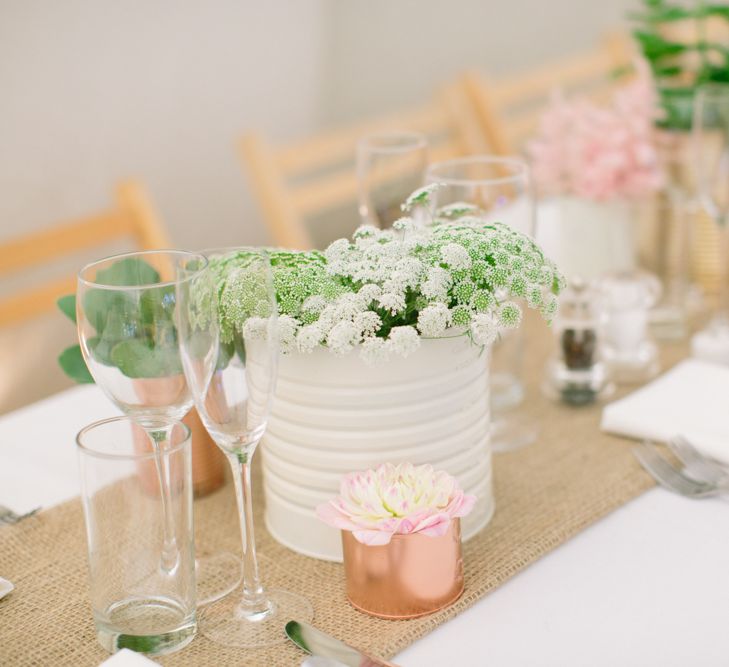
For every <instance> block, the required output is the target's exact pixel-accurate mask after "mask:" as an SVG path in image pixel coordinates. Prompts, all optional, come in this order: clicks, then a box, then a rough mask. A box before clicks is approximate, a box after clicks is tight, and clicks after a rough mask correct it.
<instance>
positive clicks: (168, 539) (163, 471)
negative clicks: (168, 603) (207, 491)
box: [146, 426, 180, 574]
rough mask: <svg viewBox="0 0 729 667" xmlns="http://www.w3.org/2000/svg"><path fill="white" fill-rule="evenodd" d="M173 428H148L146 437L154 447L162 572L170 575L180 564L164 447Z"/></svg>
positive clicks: (168, 471)
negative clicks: (160, 521)
mask: <svg viewBox="0 0 729 667" xmlns="http://www.w3.org/2000/svg"><path fill="white" fill-rule="evenodd" d="M173 428H174V426H166V427H164V428H159V429H156V428H148V429H146V430H147V435H148V436H149V439H150V440H151V441H152V446H153V447H154V467H155V470H156V472H157V482H158V483H159V489H160V497H161V498H162V530H163V531H164V532H163V544H162V563H161V565H162V570H163V571H164V572H167V573H168V574H172V573H173V572H175V570H177V567H178V565H179V563H180V557H179V556H180V553H179V549H178V548H177V538H176V537H175V521H174V517H173V515H172V488H171V487H172V484H171V480H170V460H169V457H168V455H167V453H166V451H165V448H164V445H165V443H166V442H169V440H170V438H171V437H172V429H173Z"/></svg>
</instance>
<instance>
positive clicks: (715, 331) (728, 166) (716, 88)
mask: <svg viewBox="0 0 729 667" xmlns="http://www.w3.org/2000/svg"><path fill="white" fill-rule="evenodd" d="M692 140H693V141H692V143H693V152H694V167H695V171H696V184H697V188H698V194H699V199H700V201H701V203H702V205H703V207H704V209H705V210H706V211H707V213H708V214H709V215H710V216H711V217H712V218H713V220H714V222H715V223H716V224H717V226H718V228H719V233H720V237H719V252H720V254H719V258H720V259H719V261H720V276H719V285H718V294H717V296H718V299H717V309H716V312H715V314H714V316H713V318H712V320H711V322H710V323H709V325H708V327H707V328H706V329H705V330H703V331H701V332H699V333H698V334H697V335H696V336H695V337H694V339H693V341H692V344H693V348H694V352H695V353H696V354H697V355H698V356H701V357H706V358H710V359H713V360H716V361H721V362H723V363H729V84H713V85H707V86H703V87H702V88H700V89H699V91H698V94H697V96H696V101H695V105H694V121H693V136H692Z"/></svg>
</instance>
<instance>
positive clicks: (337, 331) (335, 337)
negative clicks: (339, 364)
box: [327, 320, 359, 354]
mask: <svg viewBox="0 0 729 667" xmlns="http://www.w3.org/2000/svg"><path fill="white" fill-rule="evenodd" d="M358 338H359V336H358V335H357V330H356V329H355V326H354V323H353V322H349V321H346V320H345V321H342V322H338V323H337V324H335V325H334V326H333V327H332V330H331V331H330V332H329V335H328V336H327V345H328V346H329V347H330V349H331V350H332V351H334V352H336V353H337V354H344V353H345V352H349V351H350V350H351V349H352V348H353V347H354V346H355V345H356V344H357V343H358V342H359V340H358Z"/></svg>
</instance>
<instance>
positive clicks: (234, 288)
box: [177, 248, 313, 648]
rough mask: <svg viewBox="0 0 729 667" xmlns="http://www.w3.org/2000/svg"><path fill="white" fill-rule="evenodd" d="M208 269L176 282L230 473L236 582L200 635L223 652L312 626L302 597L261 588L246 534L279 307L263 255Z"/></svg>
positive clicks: (182, 325) (185, 336) (214, 432)
mask: <svg viewBox="0 0 729 667" xmlns="http://www.w3.org/2000/svg"><path fill="white" fill-rule="evenodd" d="M206 254H207V255H208V258H209V260H210V268H209V270H208V271H206V272H203V273H197V274H195V275H194V276H193V277H192V280H186V279H184V280H180V281H179V283H178V302H179V306H180V307H179V309H178V312H177V317H178V323H179V331H180V347H181V350H182V362H183V366H184V370H185V375H186V376H187V380H188V384H189V386H190V389H191V390H192V394H193V396H194V398H195V404H196V405H197V409H198V412H199V413H200V416H201V418H202V421H203V423H204V424H205V428H207V430H208V432H209V433H210V435H211V436H212V438H213V440H214V441H215V442H216V444H217V445H218V447H220V449H221V450H222V451H223V453H224V454H225V455H226V457H227V459H228V461H229V462H230V467H231V469H232V471H233V479H234V481H235V491H236V499H237V503H238V514H239V520H240V532H241V542H242V551H243V584H242V587H241V589H240V590H239V591H238V592H237V593H233V594H231V595H229V596H227V597H226V598H223V599H222V600H219V601H218V602H215V603H213V604H211V605H210V606H209V607H207V608H206V609H205V610H204V611H203V613H202V615H201V617H200V630H201V632H202V633H203V634H204V635H205V636H207V637H208V638H209V639H211V640H212V641H214V642H217V643H219V644H224V645H226V646H237V647H244V648H255V647H263V646H270V645H273V644H278V643H280V642H284V641H286V636H285V634H284V625H285V623H286V621H289V620H291V619H292V618H295V619H297V620H299V619H303V620H310V619H311V617H312V615H313V614H312V608H311V605H310V604H309V602H308V600H306V599H305V598H303V597H301V596H299V595H296V594H294V593H290V592H288V591H282V590H265V589H264V588H263V586H262V584H261V580H260V576H259V572H258V562H257V558H256V544H255V539H254V535H253V504H252V492H251V460H252V457H253V454H254V452H255V450H256V447H257V446H258V443H259V442H260V440H261V437H262V436H263V434H264V432H265V430H266V425H267V422H268V415H269V410H270V404H271V401H272V399H273V393H274V388H275V382H276V373H277V366H278V335H277V305H276V294H275V291H274V287H273V275H272V271H271V264H270V260H269V257H268V255H267V253H266V252H265V251H263V250H260V249H255V248H240V249H236V250H230V249H228V250H218V251H208V252H207V253H206Z"/></svg>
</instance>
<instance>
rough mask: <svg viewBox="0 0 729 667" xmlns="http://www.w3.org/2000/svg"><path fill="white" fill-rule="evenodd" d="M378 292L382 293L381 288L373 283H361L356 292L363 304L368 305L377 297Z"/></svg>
mask: <svg viewBox="0 0 729 667" xmlns="http://www.w3.org/2000/svg"><path fill="white" fill-rule="evenodd" d="M380 294H382V289H381V288H380V286H379V285H375V284H374V283H368V284H367V285H362V287H361V288H360V290H359V292H357V296H358V297H359V298H360V299H361V301H362V303H364V304H365V306H369V305H370V304H371V303H372V302H373V301H374V300H375V299H378V298H379V296H380Z"/></svg>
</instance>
